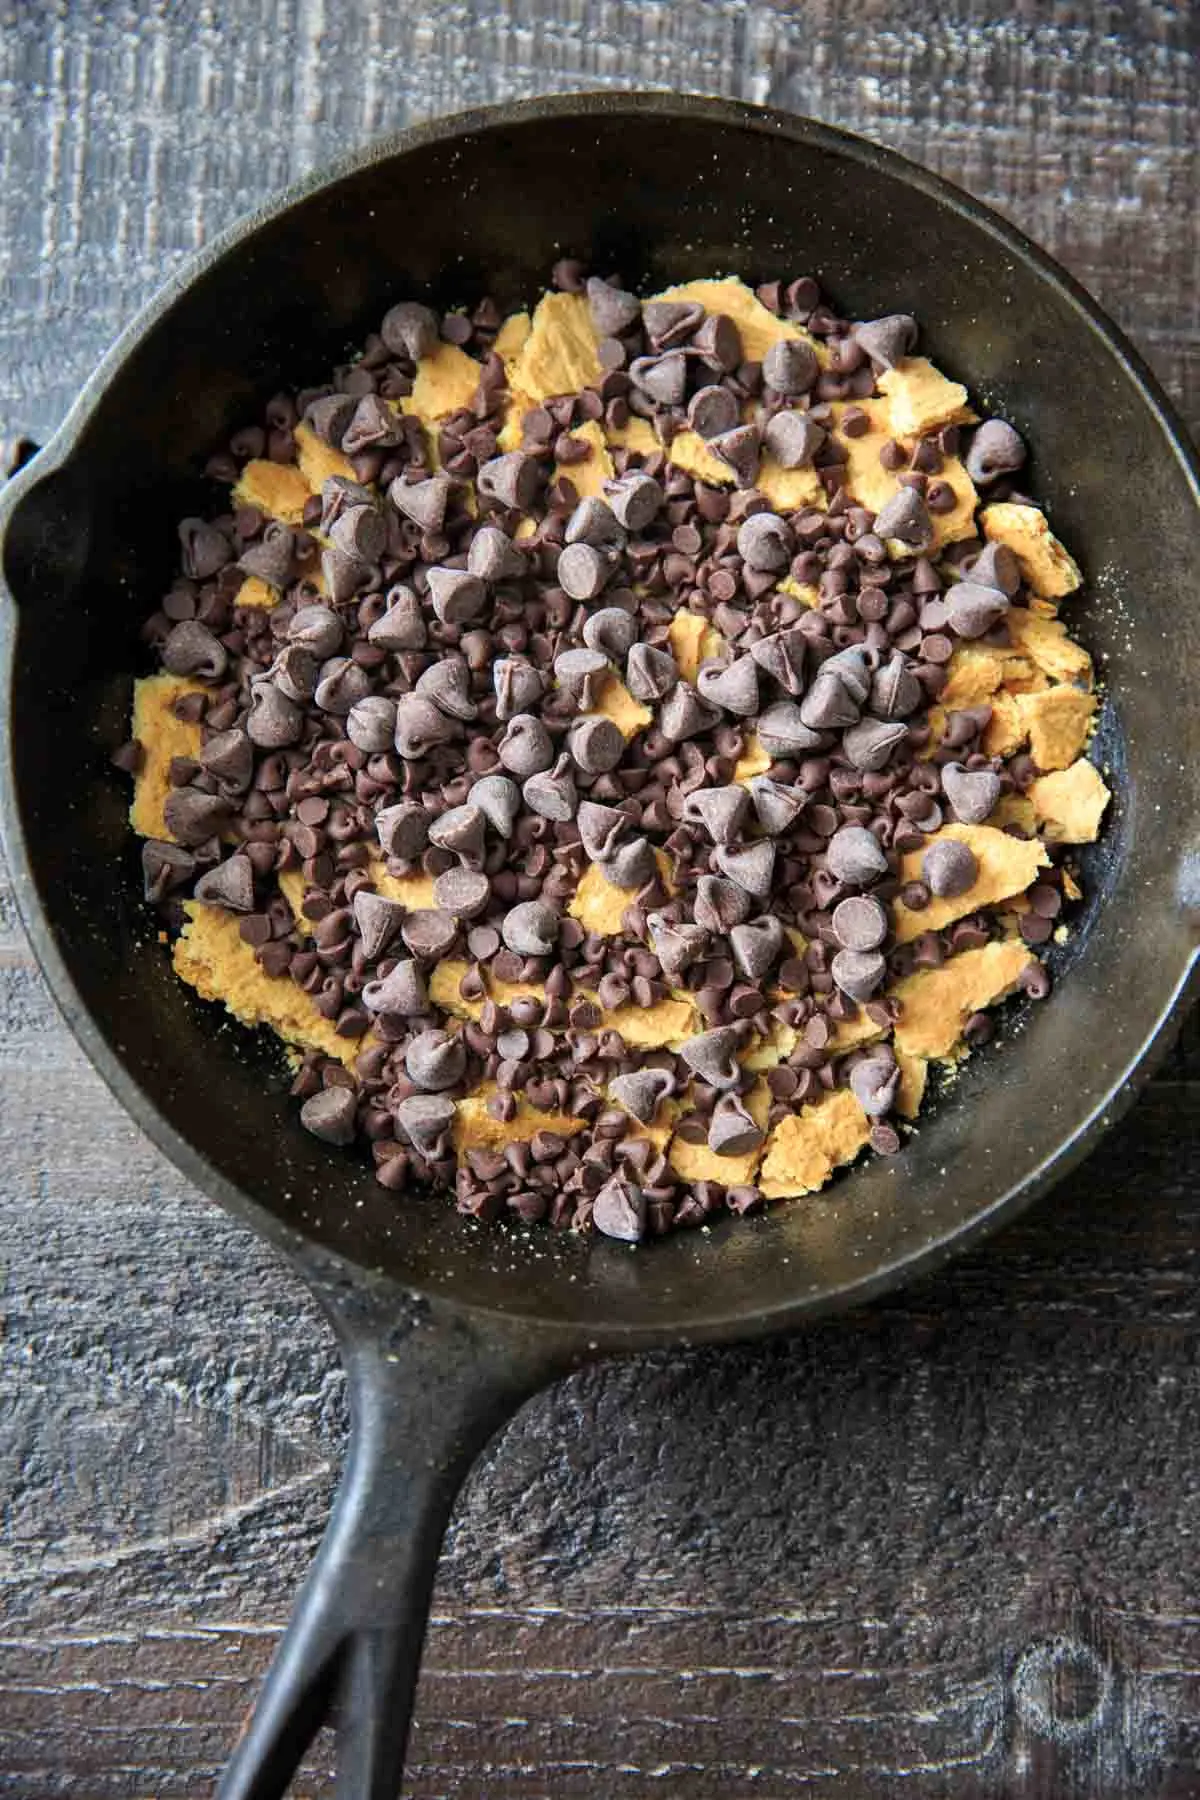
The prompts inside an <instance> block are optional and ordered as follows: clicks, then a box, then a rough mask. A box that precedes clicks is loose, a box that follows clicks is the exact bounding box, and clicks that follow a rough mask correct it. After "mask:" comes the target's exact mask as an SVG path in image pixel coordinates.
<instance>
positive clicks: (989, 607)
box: [946, 581, 1009, 638]
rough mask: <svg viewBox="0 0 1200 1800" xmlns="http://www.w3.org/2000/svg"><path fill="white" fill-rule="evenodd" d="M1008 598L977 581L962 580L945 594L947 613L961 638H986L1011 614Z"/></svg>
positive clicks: (997, 590) (995, 589)
mask: <svg viewBox="0 0 1200 1800" xmlns="http://www.w3.org/2000/svg"><path fill="white" fill-rule="evenodd" d="M1008 608H1009V602H1008V598H1007V596H1006V595H1004V594H1002V593H1000V591H999V589H997V588H989V587H981V586H980V585H979V584H978V583H977V582H975V581H960V582H957V583H956V584H955V586H954V587H952V588H950V589H949V591H948V592H947V594H946V614H947V617H948V619H949V622H950V624H951V625H952V626H953V627H954V630H955V631H957V633H958V635H959V637H962V638H977V637H983V636H984V635H985V634H986V633H987V632H989V631H990V630H991V629H992V627H993V626H994V625H996V624H998V623H999V621H1000V620H1001V619H1002V618H1003V617H1004V615H1005V613H1006V612H1007V611H1008Z"/></svg>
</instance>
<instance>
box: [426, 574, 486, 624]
mask: <svg viewBox="0 0 1200 1800" xmlns="http://www.w3.org/2000/svg"><path fill="white" fill-rule="evenodd" d="M426 576H427V578H428V581H429V598H430V600H431V601H432V603H433V610H434V612H435V613H436V614H437V616H438V618H439V619H440V620H441V621H442V624H443V625H465V624H467V623H468V621H469V620H471V619H477V618H478V617H479V615H480V613H481V612H482V611H483V609H484V606H485V605H486V604H487V589H486V588H485V586H484V584H483V582H482V581H480V579H479V577H478V575H472V574H471V572H470V570H469V569H447V568H444V567H442V566H440V565H438V564H435V565H434V566H433V567H432V568H430V569H427V570H426Z"/></svg>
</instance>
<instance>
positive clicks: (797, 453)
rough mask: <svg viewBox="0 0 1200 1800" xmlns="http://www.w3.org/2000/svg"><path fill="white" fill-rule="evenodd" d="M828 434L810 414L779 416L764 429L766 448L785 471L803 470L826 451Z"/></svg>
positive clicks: (770, 420)
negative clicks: (819, 453) (818, 454)
mask: <svg viewBox="0 0 1200 1800" xmlns="http://www.w3.org/2000/svg"><path fill="white" fill-rule="evenodd" d="M826 441H827V433H826V432H825V431H824V430H823V429H822V427H821V426H820V425H818V424H817V422H816V420H815V419H811V418H809V416H808V414H807V413H800V412H780V413H776V414H775V415H774V417H773V418H770V419H768V420H767V423H766V425H765V426H764V427H763V445H764V448H765V449H766V451H767V454H768V455H769V456H772V457H774V459H775V461H776V462H777V463H778V464H779V466H780V468H782V469H803V468H806V467H807V466H808V464H809V463H811V462H812V460H813V458H814V457H815V456H816V454H817V452H818V451H819V450H821V449H823V448H824V446H825V443H826Z"/></svg>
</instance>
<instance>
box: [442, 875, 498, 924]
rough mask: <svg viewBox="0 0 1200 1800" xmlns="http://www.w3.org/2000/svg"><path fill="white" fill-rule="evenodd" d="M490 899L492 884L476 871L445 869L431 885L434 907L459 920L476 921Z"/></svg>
mask: <svg viewBox="0 0 1200 1800" xmlns="http://www.w3.org/2000/svg"><path fill="white" fill-rule="evenodd" d="M491 897H492V884H491V882H490V881H489V880H488V878H487V876H486V875H484V874H483V873H482V872H481V871H480V870H478V869H447V870H446V871H445V873H444V874H442V875H439V876H438V877H437V879H436V880H435V882H434V884H433V898H434V902H435V905H436V906H437V908H438V910H439V911H441V912H448V913H453V914H454V916H455V917H456V918H459V919H477V918H478V917H479V914H480V913H481V912H483V911H484V910H485V908H486V907H487V904H488V902H489V900H490V899H491Z"/></svg>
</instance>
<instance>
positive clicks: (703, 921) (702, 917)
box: [692, 875, 751, 935]
mask: <svg viewBox="0 0 1200 1800" xmlns="http://www.w3.org/2000/svg"><path fill="white" fill-rule="evenodd" d="M750 908H751V900H750V896H749V894H747V893H746V892H745V890H744V889H742V888H740V887H738V886H737V885H736V883H735V882H732V881H724V880H722V879H721V877H720V876H718V875H701V877H700V879H699V881H698V882H697V883H696V895H695V899H694V901H693V903H692V916H693V917H694V919H695V921H696V923H697V925H700V926H702V927H703V929H704V930H705V931H713V932H716V933H718V934H720V935H723V934H724V933H726V932H728V931H729V930H730V928H731V927H732V926H734V925H738V924H740V923H741V921H742V920H743V919H745V918H748V917H749V914H750Z"/></svg>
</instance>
